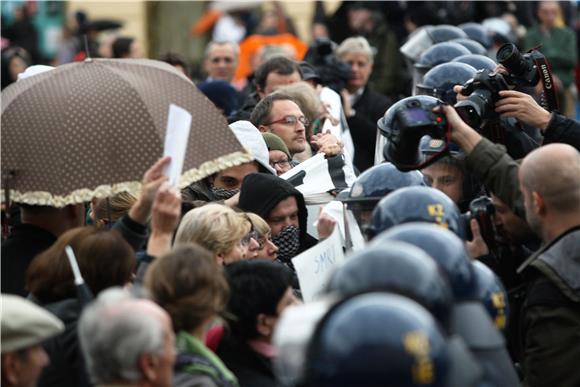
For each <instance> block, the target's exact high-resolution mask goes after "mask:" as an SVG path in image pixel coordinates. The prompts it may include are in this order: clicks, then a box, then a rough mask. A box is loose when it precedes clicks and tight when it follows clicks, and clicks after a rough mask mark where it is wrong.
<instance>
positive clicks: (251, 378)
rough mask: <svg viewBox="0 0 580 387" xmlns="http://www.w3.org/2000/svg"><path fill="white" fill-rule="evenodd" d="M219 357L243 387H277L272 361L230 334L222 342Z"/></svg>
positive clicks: (218, 352)
mask: <svg viewBox="0 0 580 387" xmlns="http://www.w3.org/2000/svg"><path fill="white" fill-rule="evenodd" d="M217 355H218V356H219V357H220V359H222V361H223V362H224V364H225V365H226V367H228V369H229V370H230V371H232V372H233V373H234V375H236V377H237V378H238V382H239V383H240V386H241V387H275V386H277V384H276V377H275V375H274V370H273V365H272V361H271V360H270V359H268V358H266V357H264V356H262V355H261V354H259V353H257V352H255V351H254V350H253V349H252V348H250V346H249V345H248V344H246V343H244V342H240V341H239V340H237V339H235V338H234V337H233V336H231V335H229V334H227V333H226V334H225V336H224V337H223V338H222V340H221V341H220V344H219V346H218V349H217Z"/></svg>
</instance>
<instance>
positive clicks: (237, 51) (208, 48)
mask: <svg viewBox="0 0 580 387" xmlns="http://www.w3.org/2000/svg"><path fill="white" fill-rule="evenodd" d="M217 46H230V47H231V48H232V49H233V50H234V55H235V56H236V58H237V57H239V56H240V46H239V45H238V44H237V43H236V42H230V41H223V42H221V41H217V40H212V41H211V42H209V43H208V44H207V46H205V52H204V58H207V57H209V54H210V52H211V50H213V48H214V47H217Z"/></svg>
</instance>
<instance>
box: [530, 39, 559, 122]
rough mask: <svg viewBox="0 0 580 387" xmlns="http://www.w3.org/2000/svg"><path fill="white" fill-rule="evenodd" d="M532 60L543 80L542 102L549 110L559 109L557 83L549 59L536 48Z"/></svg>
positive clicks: (532, 52)
mask: <svg viewBox="0 0 580 387" xmlns="http://www.w3.org/2000/svg"><path fill="white" fill-rule="evenodd" d="M531 56H532V60H533V61H534V64H535V65H536V70H537V71H538V75H539V76H540V79H541V81H542V89H543V92H542V97H541V98H540V104H541V105H542V107H543V108H544V109H546V110H548V111H549V112H553V111H557V110H558V97H557V96H556V85H555V84H554V78H553V77H552V66H551V65H550V62H548V59H547V58H546V57H545V56H544V55H543V54H542V53H541V52H539V51H537V50H536V49H535V48H534V49H532V50H531Z"/></svg>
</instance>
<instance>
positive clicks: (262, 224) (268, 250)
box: [246, 212, 278, 261]
mask: <svg viewBox="0 0 580 387" xmlns="http://www.w3.org/2000/svg"><path fill="white" fill-rule="evenodd" d="M246 215H247V216H248V218H249V219H250V221H251V222H252V225H253V226H254V230H256V233H257V237H258V239H257V242H258V246H257V248H256V258H265V259H269V260H271V261H274V260H275V259H276V258H278V246H276V245H275V244H274V242H272V230H271V229H270V226H269V225H268V223H266V221H265V220H264V219H262V217H260V216H259V215H256V214H254V213H252V212H246Z"/></svg>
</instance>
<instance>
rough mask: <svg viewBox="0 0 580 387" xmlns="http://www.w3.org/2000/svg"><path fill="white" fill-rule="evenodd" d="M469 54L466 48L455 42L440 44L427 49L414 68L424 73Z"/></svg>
mask: <svg viewBox="0 0 580 387" xmlns="http://www.w3.org/2000/svg"><path fill="white" fill-rule="evenodd" d="M467 54H471V51H469V50H468V49H467V48H465V47H463V46H462V45H461V44H459V43H455V42H442V43H437V44H435V45H433V46H431V47H429V48H428V49H427V50H426V51H425V52H424V53H423V54H421V57H420V58H419V62H418V63H417V64H416V65H415V67H416V68H418V69H422V70H423V71H426V70H428V69H430V68H433V67H435V66H437V65H438V64H441V63H447V62H451V60H453V58H457V57H458V56H461V55H467Z"/></svg>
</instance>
